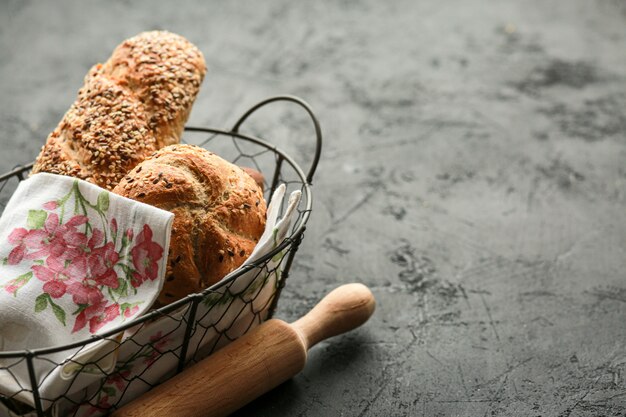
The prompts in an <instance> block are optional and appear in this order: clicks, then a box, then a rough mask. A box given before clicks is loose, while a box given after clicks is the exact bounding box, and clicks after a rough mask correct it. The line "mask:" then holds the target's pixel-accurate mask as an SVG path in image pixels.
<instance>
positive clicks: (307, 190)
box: [0, 126, 313, 365]
mask: <svg viewBox="0 0 626 417" xmlns="http://www.w3.org/2000/svg"><path fill="white" fill-rule="evenodd" d="M185 131H188V132H200V133H201V132H204V133H212V134H216V135H225V136H230V137H233V138H238V139H243V140H246V141H249V142H252V143H255V144H257V145H260V146H263V147H265V148H267V149H268V150H270V151H272V152H274V153H275V154H277V155H278V156H279V157H280V158H281V159H282V160H283V161H285V162H287V163H288V164H289V165H290V166H291V167H292V168H293V169H294V171H295V172H296V174H297V176H298V177H299V179H300V180H301V181H302V193H303V196H304V197H305V198H304V202H305V207H304V209H303V210H302V215H301V217H300V219H299V221H298V223H297V224H296V225H294V226H293V227H292V230H294V231H293V232H292V233H291V234H290V235H289V236H287V237H286V238H285V239H284V240H283V242H282V243H281V244H280V245H278V246H277V247H276V248H274V249H272V250H271V251H270V252H268V253H267V254H265V255H264V256H262V257H261V258H259V259H258V260H256V261H255V262H253V263H251V264H248V265H246V266H244V267H239V268H237V269H236V270H234V271H233V272H231V273H230V274H229V275H231V274H232V275H231V276H229V277H227V278H225V279H222V280H220V281H218V282H217V283H215V284H213V285H211V286H210V287H208V288H205V289H204V290H202V291H201V292H199V293H193V294H189V295H187V296H185V297H184V298H181V299H180V300H177V301H175V302H173V303H171V304H168V305H166V306H164V307H161V308H158V309H155V310H152V311H150V312H148V313H146V314H144V315H142V316H140V317H137V318H135V319H133V320H130V321H128V322H127V323H125V324H124V325H122V326H119V327H116V328H114V329H111V330H109V331H107V332H104V333H102V334H99V335H92V336H90V337H87V338H84V339H81V340H78V341H75V342H72V343H68V344H65V345H56V346H47V347H41V348H36V349H23V350H12V351H0V359H11V358H13V359H15V358H27V359H30V358H34V357H37V356H43V355H49V354H53V353H58V352H62V351H64V350H70V349H75V348H78V347H87V346H89V345H90V344H92V343H96V342H98V341H100V340H104V339H108V338H110V337H111V336H114V335H117V334H119V333H120V332H123V331H125V330H127V329H129V328H131V327H134V326H137V325H140V324H143V323H144V322H147V321H149V320H152V319H156V318H158V317H162V316H165V315H169V314H171V313H174V312H175V311H176V310H178V309H179V308H180V307H183V306H185V305H187V304H189V305H190V306H191V305H192V304H193V303H194V302H195V300H198V301H199V300H201V299H202V298H204V297H206V296H207V295H209V294H211V293H215V292H217V291H218V290H220V289H221V288H222V287H225V286H227V285H228V284H230V283H232V282H233V281H234V280H236V279H237V278H238V277H239V276H241V275H243V274H244V273H246V272H248V271H249V270H251V269H253V268H255V267H257V266H258V265H261V264H263V263H264V262H265V261H267V260H268V259H271V258H272V257H273V256H275V255H276V254H278V253H279V252H281V251H282V250H283V249H285V248H286V247H287V246H289V245H291V244H293V243H294V242H296V241H297V240H298V239H300V238H301V236H302V234H303V233H304V230H305V229H306V223H307V221H308V219H309V217H310V213H311V209H312V206H313V200H312V198H313V195H312V191H311V182H310V181H309V180H308V179H307V176H306V175H305V173H304V171H303V170H302V168H301V167H300V165H298V163H297V162H295V160H294V159H293V158H292V157H291V156H289V155H288V154H287V153H286V152H284V151H283V150H282V149H281V148H279V147H277V146H275V145H273V144H271V143H270V142H268V141H266V140H263V139H261V138H259V137H256V136H253V135H248V134H244V133H240V132H238V131H235V130H224V129H217V128H211V127H192V126H186V127H185ZM32 166H33V163H29V164H26V165H23V166H19V167H16V168H14V169H13V170H11V171H9V172H6V173H4V174H2V175H0V182H2V181H5V180H8V179H9V178H11V177H14V176H17V177H18V178H19V179H20V181H21V180H22V179H23V174H24V173H25V172H27V171H29V170H30V169H31V168H32ZM272 192H273V190H270V195H271V193H272ZM61 364H62V363H61ZM61 364H59V365H61Z"/></svg>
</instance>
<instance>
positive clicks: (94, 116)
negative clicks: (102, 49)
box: [32, 31, 206, 189]
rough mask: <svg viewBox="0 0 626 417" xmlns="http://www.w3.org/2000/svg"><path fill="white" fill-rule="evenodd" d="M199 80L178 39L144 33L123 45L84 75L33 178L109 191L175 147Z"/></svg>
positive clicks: (187, 48)
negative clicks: (46, 176) (74, 181)
mask: <svg viewBox="0 0 626 417" xmlns="http://www.w3.org/2000/svg"><path fill="white" fill-rule="evenodd" d="M205 73H206V65H205V63H204V58H203V56H202V53H201V52H200V51H199V50H198V49H197V48H196V47H195V46H194V45H192V44H191V43H190V42H189V41H187V40H186V39H185V38H183V37H181V36H179V35H175V34H173V33H169V32H158V31H157V32H145V33H141V34H139V35H137V36H135V37H133V38H130V39H128V40H126V41H124V42H123V43H122V44H121V45H119V46H118V47H117V48H116V49H115V50H114V51H113V55H112V56H111V58H110V59H109V60H108V61H107V62H106V63H105V64H97V65H95V66H94V67H93V68H92V69H91V70H90V71H89V73H88V74H87V76H86V77H85V85H84V86H83V88H81V89H80V91H79V92H78V98H77V99H76V101H75V102H74V104H73V105H72V107H71V108H70V109H69V111H68V112H67V113H66V114H65V116H64V117H63V119H62V120H61V122H60V123H59V125H58V126H57V128H56V129H55V130H54V131H53V132H52V133H51V134H50V136H49V137H48V139H47V141H46V144H45V145H44V147H43V149H42V150H41V153H40V154H39V157H38V158H37V160H36V162H35V165H34V167H33V171H32V172H33V173H37V172H50V173H54V174H61V175H69V176H73V177H77V178H81V179H84V180H87V181H90V182H93V183H95V184H97V185H99V186H101V187H104V188H107V189H112V188H113V187H114V186H115V185H116V184H117V183H118V182H119V180H120V179H121V178H122V177H123V176H124V175H125V174H126V173H127V172H128V171H130V170H131V169H132V168H133V167H135V166H136V165H137V164H138V163H139V162H141V161H142V160H144V159H145V158H146V157H147V156H148V155H150V154H152V153H153V152H154V151H155V150H157V149H159V148H161V147H163V146H166V145H169V144H172V143H178V141H179V140H180V135H181V134H182V131H183V126H184V124H185V122H186V120H187V118H188V116H189V112H190V111H191V107H192V104H193V101H194V100H195V98H196V95H197V94H198V90H199V88H200V84H201V83H202V80H203V78H204V74H205Z"/></svg>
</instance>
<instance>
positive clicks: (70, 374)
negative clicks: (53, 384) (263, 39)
mask: <svg viewBox="0 0 626 417" xmlns="http://www.w3.org/2000/svg"><path fill="white" fill-rule="evenodd" d="M280 101H282V102H287V103H292V104H296V105H298V106H300V107H301V108H303V109H304V110H305V111H306V112H307V113H308V116H309V117H310V118H311V120H312V121H313V124H314V128H315V147H314V151H313V157H312V161H311V163H310V167H309V169H308V172H306V173H305V172H304V171H303V170H302V169H301V168H300V166H299V165H298V164H297V163H296V162H295V161H294V160H293V159H292V158H291V157H290V156H288V155H287V154H286V153H285V152H283V151H282V150H280V149H278V148H277V147H275V146H274V145H273V144H271V143H270V142H268V141H266V140H263V139H261V138H259V137H257V136H252V135H247V134H243V133H240V127H241V126H242V125H243V123H244V122H245V121H246V120H247V119H248V117H249V116H251V115H252V114H253V113H254V112H256V111H257V110H259V109H260V108H262V107H264V106H266V105H267V104H270V103H274V102H280ZM182 141H183V142H186V143H191V144H196V145H199V146H203V147H206V148H209V149H210V150H211V151H213V152H215V153H217V154H218V155H220V156H222V157H223V158H225V159H227V160H230V161H231V162H233V163H235V164H238V165H240V166H248V167H251V168H254V169H256V170H258V171H260V172H262V173H263V174H264V175H265V197H266V200H269V199H270V198H271V196H272V194H273V192H274V190H275V189H276V188H277V187H278V186H279V185H280V184H285V185H286V187H287V193H289V192H290V191H294V190H300V191H301V193H302V198H301V200H300V203H299V206H298V208H297V217H296V218H295V221H294V222H293V223H292V226H291V229H290V233H288V235H287V237H286V239H285V240H284V241H283V242H282V243H280V244H279V245H278V246H277V247H276V248H275V249H274V250H272V251H271V252H270V253H268V254H266V255H265V256H263V257H262V258H260V259H259V260H257V261H256V262H253V263H251V264H249V265H246V266H245V267H242V268H239V269H238V270H237V271H236V272H235V273H234V274H232V275H231V276H229V277H228V278H227V279H225V280H222V281H220V282H219V283H217V284H215V285H213V286H211V287H210V288H208V289H206V290H205V291H203V292H202V293H199V294H192V295H189V296H187V297H185V298H183V299H181V300H179V301H176V302H174V303H172V304H170V305H167V306H165V307H162V308H160V309H157V310H153V311H151V312H149V313H147V314H145V315H143V316H141V317H139V318H136V319H134V320H132V321H130V322H128V323H126V324H125V325H123V326H122V327H118V328H116V329H114V330H111V331H108V332H106V333H103V334H100V335H98V336H93V337H91V338H89V339H86V340H83V341H80V342H76V343H72V344H68V345H65V346H55V347H50V348H42V349H34V350H28V349H27V347H25V349H24V350H22V351H12V352H2V351H0V378H1V379H2V380H1V381H0V382H3V383H4V385H7V384H10V383H13V384H14V385H15V389H14V390H11V392H9V393H4V395H1V394H0V417H3V416H4V415H7V416H38V417H42V416H93V415H104V414H106V413H108V412H109V411H111V410H113V409H114V408H116V407H119V406H121V405H123V404H124V403H126V402H128V401H130V400H132V399H133V398H135V397H137V396H138V395H140V394H141V393H143V392H145V391H147V390H149V389H150V388H151V387H153V386H154V385H157V384H158V383H161V382H163V381H165V380H166V379H168V378H170V377H172V376H173V375H175V374H177V373H179V372H181V371H182V370H183V369H184V368H185V367H187V366H190V365H192V364H194V363H195V362H197V361H199V360H201V359H202V358H204V357H206V356H208V355H210V354H211V353H212V352H214V351H215V350H217V349H219V348H220V347H222V346H224V345H226V344H227V343H229V342H230V341H232V340H234V339H236V338H238V337H240V336H241V335H243V334H245V333H246V332H247V331H248V330H250V329H251V328H253V327H255V326H256V325H258V324H260V323H262V322H263V321H265V320H267V319H268V318H270V317H271V316H272V315H273V313H274V310H275V308H276V304H277V302H278V298H279V296H280V292H281V289H282V288H283V287H284V285H285V282H286V280H287V277H288V274H289V270H290V267H291V264H292V262H293V259H294V256H295V254H296V251H297V250H298V246H299V245H300V242H301V241H302V238H303V233H304V230H305V227H306V223H307V220H308V218H309V215H310V212H311V204H312V201H311V197H312V196H311V189H310V186H311V181H312V179H313V175H314V173H315V170H316V168H317V164H318V161H319V158H320V152H321V146H322V135H321V130H320V126H319V122H318V120H317V118H316V117H315V115H314V113H313V111H312V110H311V108H310V106H309V105H308V104H307V103H306V102H304V101H303V100H301V99H299V98H297V97H293V96H276V97H272V98H269V99H266V100H264V101H262V102H260V103H258V104H257V105H255V106H253V107H252V108H250V109H249V110H248V111H247V112H246V113H244V114H243V115H242V116H241V117H240V118H239V120H238V121H237V122H236V123H235V125H234V126H233V128H232V129H231V130H219V129H213V128H195V127H186V128H185V134H184V137H183V140H182ZM309 149H310V148H309ZM31 167H32V164H30V165H26V166H20V167H18V168H15V169H14V170H12V171H11V172H8V173H6V174H4V175H1V176H0V211H1V210H4V207H5V205H6V203H7V201H8V199H9V198H10V196H11V194H12V192H13V190H14V189H15V187H16V186H17V184H18V183H19V181H21V180H22V179H24V177H25V176H26V175H27V173H28V172H29V171H30V169H31ZM268 203H269V201H268ZM283 205H284V204H283ZM284 209H285V207H281V210H284ZM281 214H282V212H281ZM96 343H98V344H99V346H100V345H103V344H104V345H105V346H107V348H106V349H100V350H99V351H98V352H96V353H95V354H94V353H93V352H91V351H90V349H92V347H93V346H95V344H96ZM0 348H1V346H0ZM92 350H93V349H92ZM86 353H90V354H89V355H86ZM70 354H71V359H69V360H65V359H66V358H67V357H68V356H70ZM83 357H88V359H86V360H85V359H83ZM59 358H64V359H63V360H62V362H60V360H59ZM41 364H46V365H47V368H50V364H52V365H53V366H55V367H63V368H62V369H63V370H65V369H66V368H67V370H68V371H67V372H66V374H67V377H66V378H65V379H64V381H65V382H64V383H63V384H58V385H59V387H58V389H56V391H58V392H55V390H54V389H52V390H50V389H48V390H47V391H46V392H48V394H47V395H43V392H44V390H43V385H44V384H45V383H46V379H45V378H46V377H47V376H48V375H41V372H39V371H38V370H39V369H40V368H41V366H40V365H41ZM111 364H112V365H111ZM18 371H20V372H26V373H27V375H28V380H29V381H28V382H29V383H27V384H23V383H20V381H19V380H18V378H16V377H15V375H16V373H17V372H18ZM38 372H39V373H38ZM11 379H13V381H12V380H11ZM77 387H81V388H80V389H78V388H77ZM50 392H53V394H50Z"/></svg>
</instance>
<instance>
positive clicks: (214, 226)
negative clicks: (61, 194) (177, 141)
mask: <svg viewBox="0 0 626 417" xmlns="http://www.w3.org/2000/svg"><path fill="white" fill-rule="evenodd" d="M113 192H114V193H117V194H119V195H122V196H124V197H128V198H132V199H134V200H137V201H140V202H142V203H146V204H151V205H153V206H156V207H159V208H162V209H164V210H169V211H171V212H172V213H174V214H175V217H174V224H173V226H172V236H171V239H170V249H169V255H168V265H167V271H166V279H165V284H164V287H163V291H162V292H161V294H160V295H159V297H158V300H157V302H158V304H159V305H165V304H169V303H171V302H173V301H176V300H178V299H180V298H182V297H184V296H186V295H188V294H191V293H196V292H199V291H201V290H202V289H204V288H206V287H208V286H210V285H212V284H214V283H216V282H217V281H219V280H220V279H221V278H223V277H224V276H225V275H226V274H228V273H229V272H231V271H232V270H234V269H236V268H237V267H239V266H240V265H241V264H242V263H243V261H244V260H245V259H246V258H247V257H248V256H249V255H250V253H251V252H252V250H253V249H254V246H255V245H256V243H257V242H258V240H259V238H260V237H261V235H262V234H263V230H264V229H265V216H266V213H265V211H266V206H265V200H264V199H263V194H262V192H261V190H260V188H259V187H258V185H257V184H256V182H255V181H254V179H252V178H251V177H250V176H249V175H248V174H246V173H245V172H244V171H243V170H242V169H241V168H239V167H237V166H235V165H233V164H231V163H230V162H227V161H225V160H223V159H222V158H220V157H219V156H217V155H215V154H213V153H211V152H209V151H207V150H206V149H203V148H200V147H197V146H193V145H172V146H168V147H166V148H163V149H161V150H160V151H157V152H156V153H155V154H154V155H153V156H151V157H149V158H148V159H146V160H145V161H143V162H142V163H140V164H139V165H138V166H137V167H136V168H135V169H133V170H132V171H131V172H129V173H128V175H127V176H125V177H124V178H123V179H122V180H121V181H120V183H119V184H118V185H117V186H116V187H115V188H114V189H113Z"/></svg>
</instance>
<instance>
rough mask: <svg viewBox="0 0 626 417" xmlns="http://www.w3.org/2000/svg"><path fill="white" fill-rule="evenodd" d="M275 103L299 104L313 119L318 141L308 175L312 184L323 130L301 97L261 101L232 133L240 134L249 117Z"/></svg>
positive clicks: (244, 115)
mask: <svg viewBox="0 0 626 417" xmlns="http://www.w3.org/2000/svg"><path fill="white" fill-rule="evenodd" d="M275 101H288V102H292V103H296V104H298V105H299V106H300V107H302V108H304V110H306V112H307V113H308V114H309V116H310V117H311V120H312V121H313V126H314V127H315V140H316V144H315V155H314V156H313V161H312V162H311V166H310V167H309V171H308V173H307V175H306V181H307V183H309V184H311V182H312V181H313V175H315V170H316V169H317V164H318V162H319V160H320V155H321V153H322V129H321V128H320V123H319V121H318V120H317V117H315V114H314V113H313V110H312V109H311V106H310V105H309V104H308V103H307V102H306V101H304V100H302V99H301V98H299V97H296V96H290V95H281V96H275V97H270V98H268V99H265V100H263V101H261V102H260V103H258V104H256V105H254V106H252V107H251V108H250V109H249V110H248V111H247V112H245V113H244V114H243V116H241V117H240V118H239V120H237V122H236V123H235V125H234V126H233V128H232V131H233V132H235V133H239V127H241V125H242V124H243V122H245V121H246V119H248V117H249V116H250V115H251V114H252V113H254V112H255V111H257V110H258V109H260V108H261V107H263V106H265V105H266V104H270V103H273V102H275Z"/></svg>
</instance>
